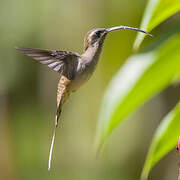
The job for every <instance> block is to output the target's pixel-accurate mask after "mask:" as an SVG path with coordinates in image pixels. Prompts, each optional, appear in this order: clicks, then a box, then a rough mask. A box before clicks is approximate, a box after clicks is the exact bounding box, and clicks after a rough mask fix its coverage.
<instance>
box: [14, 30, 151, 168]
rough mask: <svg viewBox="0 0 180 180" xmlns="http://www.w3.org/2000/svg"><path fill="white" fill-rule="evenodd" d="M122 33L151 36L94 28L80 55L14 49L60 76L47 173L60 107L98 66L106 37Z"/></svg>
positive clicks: (56, 51)
mask: <svg viewBox="0 0 180 180" xmlns="http://www.w3.org/2000/svg"><path fill="white" fill-rule="evenodd" d="M121 29H129V30H134V31H139V32H142V33H145V34H147V35H149V36H152V35H151V34H149V33H148V32H146V31H143V30H141V29H138V28H134V27H129V26H116V27H111V28H94V29H91V30H90V31H88V32H87V34H86V36H85V38H84V51H83V53H82V54H81V55H80V54H78V53H75V52H69V51H61V50H47V49H32V48H22V47H17V48H16V49H17V50H19V51H21V52H22V53H24V54H26V55H27V56H30V57H32V58H33V59H35V60H36V61H38V62H40V63H41V64H44V65H47V66H48V67H49V68H51V69H52V70H54V71H56V72H58V73H59V77H60V78H59V83H58V88H57V109H56V117H55V125H54V131H53V136H52V141H51V146H50V152H49V160H48V170H50V168H51V157H52V151H53V146H54V140H55V136H56V129H57V126H58V120H59V117H60V115H61V110H62V106H63V104H64V103H65V102H66V100H67V99H68V98H69V95H70V94H71V93H72V92H75V91H76V90H77V89H78V88H79V87H80V86H81V85H82V84H84V83H85V82H87V81H88V80H89V78H90V77H91V76H92V74H93V72H94V70H95V68H96V65H97V63H98V60H99V56H100V53H101V50H102V46H103V43H104V40H105V37H106V36H107V34H108V33H109V32H112V31H116V30H121Z"/></svg>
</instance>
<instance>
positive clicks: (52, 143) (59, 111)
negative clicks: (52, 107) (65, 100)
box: [48, 104, 61, 170]
mask: <svg viewBox="0 0 180 180" xmlns="http://www.w3.org/2000/svg"><path fill="white" fill-rule="evenodd" d="M60 115H61V104H59V107H58V108H57V113H56V118H55V125H54V131H53V137H52V141H51V148H50V151H49V160H48V170H50V169H51V159H52V152H53V147H54V140H55V137H56V129H57V126H58V120H59V117H60Z"/></svg>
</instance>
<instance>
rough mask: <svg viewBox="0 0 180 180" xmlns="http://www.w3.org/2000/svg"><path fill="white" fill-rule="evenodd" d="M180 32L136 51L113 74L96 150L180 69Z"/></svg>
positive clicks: (106, 96)
mask: <svg viewBox="0 0 180 180" xmlns="http://www.w3.org/2000/svg"><path fill="white" fill-rule="evenodd" d="M177 47H180V34H176V35H174V36H173V37H171V38H169V39H168V40H166V41H165V42H164V43H163V44H162V45H161V46H160V47H159V48H156V50H153V51H150V52H147V53H141V54H137V55H134V56H132V57H130V58H129V60H128V61H127V62H126V63H125V65H124V66H123V67H122V68H121V70H120V71H119V72H118V73H117V75H116V76H115V77H114V79H113V80H112V82H111V83H110V85H109V87H108V89H107V92H106V93H105V97H104V101H103V104H102V109H101V113H100V118H99V124H98V128H97V136H96V146H97V147H96V148H97V151H99V150H101V148H102V147H103V145H104V143H105V142H106V140H107V138H108V137H109V135H110V134H111V133H112V131H113V130H114V128H115V127H117V125H118V124H119V123H121V122H122V121H123V120H124V118H126V117H127V116H128V115H130V114H131V113H132V112H133V111H134V110H136V109H137V108H138V107H139V106H140V105H142V104H143V103H145V102H146V101H147V100H148V99H149V98H151V97H152V96H153V95H155V94H157V93H158V92H160V91H161V90H163V89H164V88H165V87H167V86H168V85H169V84H170V83H171V82H172V80H173V79H174V77H176V74H178V75H179V71H180V60H179V59H180V53H179V48H177Z"/></svg>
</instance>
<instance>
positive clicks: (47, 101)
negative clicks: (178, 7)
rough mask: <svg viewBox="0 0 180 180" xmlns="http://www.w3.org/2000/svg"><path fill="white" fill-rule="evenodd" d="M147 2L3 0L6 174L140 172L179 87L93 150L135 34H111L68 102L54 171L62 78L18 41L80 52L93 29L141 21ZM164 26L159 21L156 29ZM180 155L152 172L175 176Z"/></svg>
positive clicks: (12, 177) (0, 97)
mask: <svg viewBox="0 0 180 180" xmlns="http://www.w3.org/2000/svg"><path fill="white" fill-rule="evenodd" d="M146 3H147V2H146V1H144V0H136V1H134V0H111V1H108V0H98V1H97V0H96V1H95V0H76V1H74V0H69V1H67V0H52V1H48V0H43V1H42V0H39V1H37V0H26V1H24V0H13V1H10V0H9V1H8V0H6V1H5V0H1V1H0V37H1V38H0V49H1V54H0V179H6V180H16V179H18V180H28V179H29V180H31V179H44V180H46V179H54V180H55V179H62V180H76V179H77V180H81V179H83V180H84V179H85V180H96V179H97V180H101V179H102V180H110V179H111V180H112V179H113V180H116V179H118V180H119V179H122V180H136V179H137V180H138V179H139V176H140V173H141V169H142V166H143V163H144V160H145V155H146V153H147V150H148V146H149V143H150V140H151V137H152V134H153V132H154V130H155V128H156V127H157V125H158V124H159V121H160V120H161V119H162V117H163V116H164V115H165V114H166V113H167V112H168V111H169V110H170V109H171V108H172V107H173V106H174V105H175V103H176V102H177V100H178V98H179V97H180V95H179V90H180V86H173V87H170V88H168V89H167V90H165V91H164V92H162V93H161V94H160V95H158V96H156V97H155V98H153V99H152V100H151V101H150V102H148V103H146V105H145V106H144V107H143V108H141V109H140V110H139V111H138V112H136V113H135V114H134V115H133V116H131V117H130V118H129V120H127V121H125V122H124V123H123V124H121V125H120V126H119V128H118V129H117V130H116V131H115V132H114V133H113V134H112V136H111V138H110V140H109V142H108V145H107V147H106V149H105V152H104V154H103V155H102V156H101V157H99V158H98V159H96V158H95V154H94V138H95V132H96V123H97V119H98V115H99V110H100V106H101V101H102V97H103V93H104V91H105V89H106V87H107V85H108V82H109V81H110V80H111V78H112V77H113V75H114V74H115V73H116V72H117V70H118V69H119V68H120V67H121V65H122V64H123V62H124V61H125V60H126V58H127V57H129V56H130V55H131V54H132V53H133V52H132V44H133V41H134V38H135V35H136V33H135V32H132V31H121V32H118V31H117V32H114V33H112V34H109V35H108V36H107V39H106V41H105V44H104V48H103V51H102V54H101V58H100V62H99V64H98V67H97V69H96V71H95V73H94V75H93V77H92V78H91V79H90V80H89V82H88V83H86V84H85V85H84V86H83V87H82V88H81V89H80V90H79V91H77V92H76V93H74V94H72V95H71V97H70V99H69V101H68V102H67V103H66V105H65V106H64V107H63V112H62V116H61V120H60V123H59V124H60V126H59V128H58V130H57V137H56V142H55V148H54V153H53V160H52V169H51V171H50V172H48V171H47V162H48V153H49V148H50V142H51V137H52V132H53V126H54V118H55V112H56V88H57V83H58V78H59V77H58V74H57V73H56V72H53V71H51V70H50V69H48V68H47V67H45V66H42V65H40V64H38V63H36V62H35V61H34V60H32V59H31V58H29V57H26V56H25V55H22V54H20V53H19V52H17V51H16V50H15V48H14V47H15V46H20V47H21V46H22V47H32V48H45V49H60V50H69V51H76V52H78V53H81V52H82V49H83V39H84V36H85V34H86V33H87V31H88V30H90V29H92V28H95V27H111V26H117V25H128V26H135V27H138V26H139V24H140V22H141V18H142V15H143V12H144V8H145V5H146ZM177 18H179V17H177V16H176V17H175V19H177ZM172 21H173V18H172ZM166 23H168V22H166ZM165 27H166V26H165V25H162V26H160V27H159V28H158V31H161V30H162V29H163V28H165ZM152 119H153V121H152ZM109 152H111V153H109ZM178 158H179V157H178V155H177V154H176V152H175V150H174V151H173V152H172V153H171V154H169V155H168V156H167V157H166V158H164V159H163V160H161V162H160V163H159V164H158V165H157V166H156V167H155V168H154V169H153V171H152V173H151V175H150V178H149V179H153V180H154V179H165V180H166V179H167V180H168V179H177V172H178Z"/></svg>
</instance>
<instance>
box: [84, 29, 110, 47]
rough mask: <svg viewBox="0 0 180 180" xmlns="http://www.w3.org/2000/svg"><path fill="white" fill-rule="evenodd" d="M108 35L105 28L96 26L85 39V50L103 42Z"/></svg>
mask: <svg viewBox="0 0 180 180" xmlns="http://www.w3.org/2000/svg"><path fill="white" fill-rule="evenodd" d="M106 35H107V31H106V29H105V28H96V29H91V30H90V31H88V33H87V34H86V36H85V39H84V50H87V49H88V47H94V46H97V45H99V44H101V43H103V41H104V39H105V37H106Z"/></svg>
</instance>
